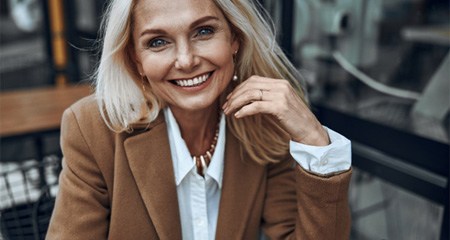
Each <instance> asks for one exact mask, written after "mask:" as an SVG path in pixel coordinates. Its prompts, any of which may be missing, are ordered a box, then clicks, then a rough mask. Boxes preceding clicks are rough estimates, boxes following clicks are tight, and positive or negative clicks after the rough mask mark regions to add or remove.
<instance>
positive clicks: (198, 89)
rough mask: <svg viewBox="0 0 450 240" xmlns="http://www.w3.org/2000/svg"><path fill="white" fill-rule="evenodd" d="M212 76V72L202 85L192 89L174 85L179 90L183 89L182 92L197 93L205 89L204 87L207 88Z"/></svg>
mask: <svg viewBox="0 0 450 240" xmlns="http://www.w3.org/2000/svg"><path fill="white" fill-rule="evenodd" d="M213 75H214V72H212V73H210V75H209V77H208V79H206V81H204V82H203V83H202V84H200V85H197V86H192V87H183V86H178V85H175V86H177V87H179V88H181V89H183V90H184V91H188V92H197V91H201V90H203V89H205V88H206V87H208V85H209V84H210V83H211V79H212V77H213Z"/></svg>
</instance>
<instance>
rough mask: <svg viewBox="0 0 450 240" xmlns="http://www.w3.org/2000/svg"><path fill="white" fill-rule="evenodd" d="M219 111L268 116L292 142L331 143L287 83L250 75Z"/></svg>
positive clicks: (238, 114)
mask: <svg viewBox="0 0 450 240" xmlns="http://www.w3.org/2000/svg"><path fill="white" fill-rule="evenodd" d="M222 108H223V110H224V112H225V114H226V115H229V114H231V113H233V112H235V114H234V116H235V117H236V118H243V117H247V116H251V115H255V114H271V115H272V116H275V117H276V118H277V119H278V121H279V123H280V125H281V127H282V128H283V129H284V130H285V131H286V132H287V133H288V134H289V135H290V136H291V139H292V140H293V141H296V142H299V143H303V144H307V145H313V146H326V145H328V144H330V140H329V138H328V134H327V132H326V130H325V129H324V128H323V127H322V125H321V124H320V122H319V121H318V120H317V118H316V117H315V116H314V114H313V113H312V112H311V111H310V110H309V108H308V107H307V106H306V104H305V103H304V102H303V101H302V99H301V98H300V97H299V96H298V95H297V92H296V91H295V90H294V89H293V88H292V86H291V84H290V83H289V82H288V81H286V80H280V79H272V78H265V77H260V76H252V77H250V78H249V79H247V80H246V81H244V82H243V83H241V84H240V85H239V86H237V87H236V88H235V89H234V90H233V92H231V93H230V94H229V95H228V96H227V101H226V102H225V104H224V105H223V107H222Z"/></svg>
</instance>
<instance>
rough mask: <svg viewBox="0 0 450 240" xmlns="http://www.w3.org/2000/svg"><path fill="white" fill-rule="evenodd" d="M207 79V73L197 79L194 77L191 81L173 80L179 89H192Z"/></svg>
mask: <svg viewBox="0 0 450 240" xmlns="http://www.w3.org/2000/svg"><path fill="white" fill-rule="evenodd" d="M208 77H209V73H207V74H205V75H202V76H199V77H195V78H193V79H186V80H175V83H176V84H177V85H178V86H181V87H194V86H197V85H200V84H202V83H204V82H205V81H206V80H207V79H208Z"/></svg>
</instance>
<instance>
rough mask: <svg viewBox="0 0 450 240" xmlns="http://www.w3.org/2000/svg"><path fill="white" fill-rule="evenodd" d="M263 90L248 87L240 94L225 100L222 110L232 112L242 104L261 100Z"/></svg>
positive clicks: (226, 112) (227, 112)
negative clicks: (248, 88)
mask: <svg viewBox="0 0 450 240" xmlns="http://www.w3.org/2000/svg"><path fill="white" fill-rule="evenodd" d="M263 97H264V91H262V90H261V89H250V90H246V91H245V92H243V93H242V94H240V95H236V96H235V97H232V98H231V99H229V100H228V101H227V105H226V106H225V109H224V112H225V114H229V113H230V112H234V111H235V110H236V109H238V108H241V107H242V106H244V105H247V104H249V103H252V102H254V101H263Z"/></svg>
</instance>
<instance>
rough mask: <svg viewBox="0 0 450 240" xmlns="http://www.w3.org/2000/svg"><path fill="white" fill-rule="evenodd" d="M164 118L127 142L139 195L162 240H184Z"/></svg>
mask: <svg viewBox="0 0 450 240" xmlns="http://www.w3.org/2000/svg"><path fill="white" fill-rule="evenodd" d="M162 116H163V114H160V116H159V118H158V119H157V120H155V121H154V122H153V123H152V126H150V127H149V128H150V130H148V131H146V132H144V133H141V134H138V135H136V136H132V137H129V138H128V139H127V140H125V151H126V155H127V158H128V161H129V164H130V168H131V172H132V174H133V176H134V178H135V181H136V184H137V186H138V188H139V192H140V194H141V196H142V199H143V201H144V204H145V206H146V208H147V211H148V214H149V215H150V217H151V219H152V222H153V225H154V226H155V229H156V231H157V233H158V236H159V237H160V239H181V225H180V215H179V209H178V199H177V191H176V184H175V177H174V172H173V164H172V159H171V156H170V146H169V140H168V137H167V128H166V124H165V123H164V118H163V117H162Z"/></svg>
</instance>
